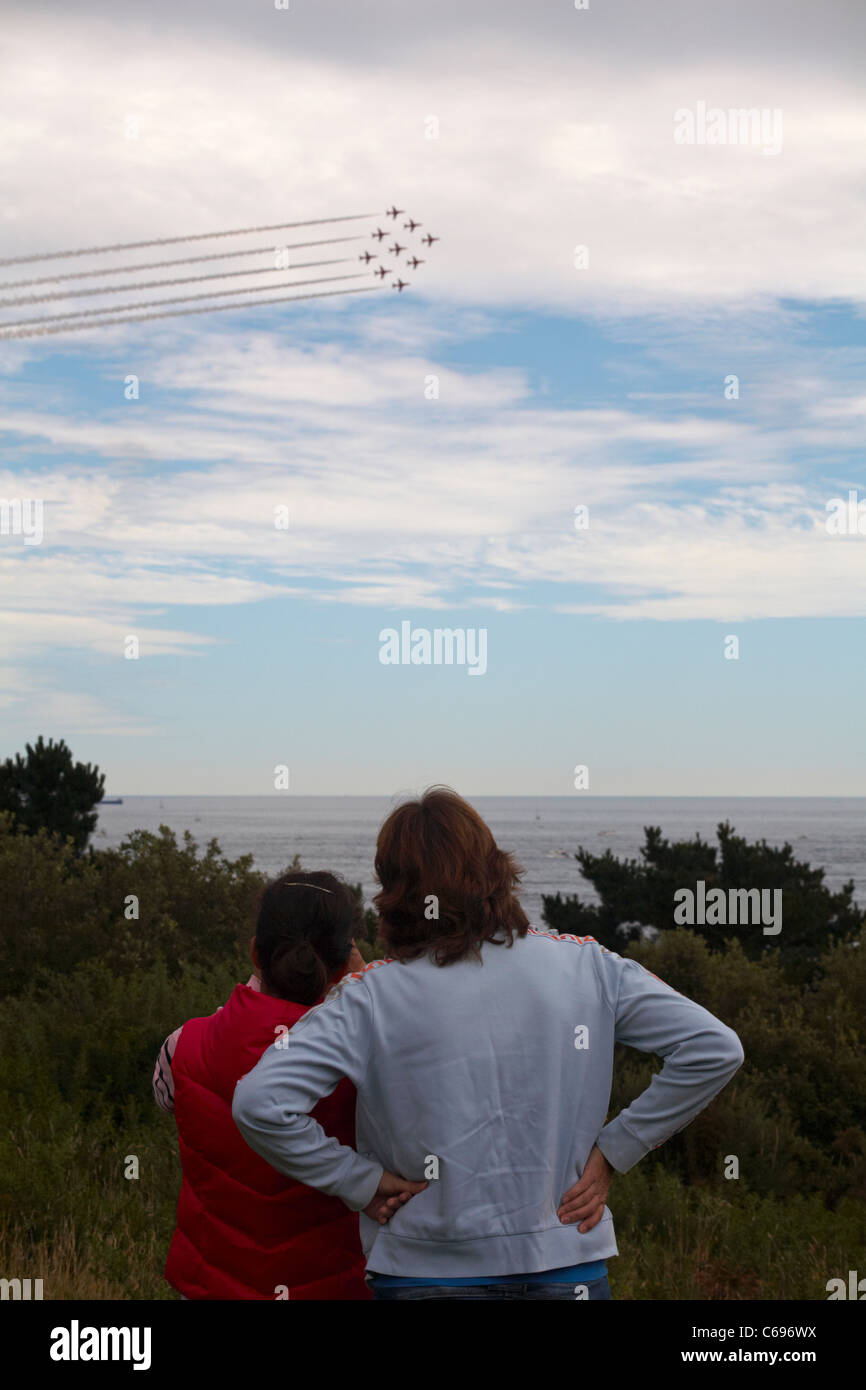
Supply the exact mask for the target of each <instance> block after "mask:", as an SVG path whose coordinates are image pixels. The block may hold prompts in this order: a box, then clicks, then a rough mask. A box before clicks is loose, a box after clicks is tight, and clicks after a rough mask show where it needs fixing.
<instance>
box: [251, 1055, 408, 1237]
mask: <svg viewBox="0 0 866 1390" xmlns="http://www.w3.org/2000/svg"><path fill="white" fill-rule="evenodd" d="M260 1065H261V1064H260ZM258 1070H259V1068H258V1067H256V1068H254V1070H253V1071H251V1072H250V1073H249V1075H248V1076H245V1077H243V1078H242V1080H241V1081H239V1082H238V1084H237V1086H236V1088H235V1094H234V1100H233V1102H232V1115H233V1117H234V1121H235V1124H236V1125H237V1127H238V1129H239V1130H240V1132H241V1134H242V1135H243V1137H244V1139H245V1140H246V1142H247V1143H248V1144H249V1146H250V1148H251V1149H255V1151H256V1153H257V1154H259V1155H260V1156H261V1157H262V1158H263V1159H265V1160H266V1162H268V1163H270V1165H271V1167H272V1168H276V1169H277V1170H278V1171H279V1172H280V1173H285V1174H286V1176H287V1177H289V1178H294V1179H295V1181H296V1182H303V1183H306V1184H307V1186H308V1187H315V1188H318V1189H319V1190H320V1191H321V1192H327V1193H328V1194H329V1195H330V1196H332V1197H339V1198H340V1200H341V1201H342V1202H345V1204H346V1206H347V1207H350V1208H351V1210H352V1211H362V1210H363V1208H364V1207H366V1206H368V1205H369V1203H370V1202H371V1201H372V1199H373V1196H374V1194H375V1192H376V1188H377V1187H378V1186H379V1180H380V1178H381V1176H382V1173H383V1171H384V1170H383V1168H382V1165H381V1164H380V1163H374V1162H372V1161H371V1160H369V1159H366V1158H361V1156H360V1154H357V1153H356V1152H355V1150H354V1149H351V1148H349V1147H348V1146H347V1145H345V1144H340V1143H339V1142H338V1141H337V1140H336V1139H333V1138H329V1137H328V1136H327V1135H326V1134H325V1131H324V1130H323V1129H322V1127H321V1125H320V1124H318V1123H317V1122H316V1120H314V1119H313V1117H312V1116H311V1115H307V1114H304V1113H302V1112H300V1111H294V1112H293V1111H292V1110H291V1109H290V1108H288V1107H289V1106H290V1105H291V1104H292V1101H291V1098H290V1097H288V1096H283V1095H282V1094H281V1097H280V1099H279V1100H275V1099H274V1098H273V1092H272V1084H271V1083H269V1082H268V1081H267V1080H266V1078H260V1077H258V1076H257V1072H258ZM282 1089H283V1088H280V1090H281V1092H282ZM295 1103H297V1102H295Z"/></svg>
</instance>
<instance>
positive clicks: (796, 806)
mask: <svg viewBox="0 0 866 1390" xmlns="http://www.w3.org/2000/svg"><path fill="white" fill-rule="evenodd" d="M468 800H469V801H471V803H472V805H473V806H474V807H475V808H476V810H477V811H478V812H479V813H480V815H482V816H483V817H484V819H485V820H486V821H487V823H488V825H489V826H490V828H491V830H492V831H493V834H494V836H495V838H496V842H497V844H498V845H499V847H500V848H501V849H505V850H510V851H511V852H512V853H513V854H514V855H515V857H516V859H517V861H518V863H519V864H521V865H522V867H523V870H524V875H523V880H522V890H521V901H522V903H523V907H524V910H525V911H526V913H527V916H528V917H529V919H530V921H531V922H533V923H534V924H536V925H539V926H541V925H543V919H542V897H543V896H544V895H546V894H554V893H562V894H574V893H576V894H578V895H579V896H580V898H581V900H582V901H584V902H588V903H594V902H597V901H598V898H597V895H596V893H595V892H594V890H593V888H592V885H591V884H589V883H586V882H585V881H584V879H583V878H582V876H581V873H580V868H579V866H578V863H577V861H576V859H575V857H574V856H575V853H576V851H577V850H578V849H579V848H584V849H587V850H589V851H590V852H591V853H593V854H603V853H604V852H605V850H610V851H611V853H612V854H614V855H615V856H616V857H617V858H620V859H632V858H638V857H639V854H640V849H641V846H642V844H643V841H644V834H643V831H644V827H645V826H650V825H654V826H660V827H661V830H662V833H663V834H664V835H665V836H666V837H667V838H668V839H670V840H681V839H691V838H693V837H694V835H695V834H696V833H698V832H699V833H700V834H701V836H702V838H704V839H707V840H715V837H716V829H717V827H718V825H719V824H720V823H721V822H723V821H729V822H730V824H731V825H732V826H733V828H734V830H735V831H736V832H737V834H739V835H743V836H745V838H746V839H747V840H749V841H755V840H766V841H767V843H768V844H770V845H783V844H785V843H787V844H790V845H791V847H792V850H793V852H794V857H795V858H796V859H798V860H803V861H805V862H806V863H807V864H809V865H811V867H812V868H818V867H820V868H823V869H824V871H825V878H824V881H825V883H826V884H827V886H828V887H829V888H831V889H833V890H836V889H839V888H841V887H842V885H843V884H844V883H846V882H847V881H848V880H849V879H852V880H853V882H854V885H855V893H854V896H855V899H856V900H857V902H858V903H859V905H860V906H861V907H864V906H866V852H864V844H866V797H637V796H635V797H606V796H604V797H602V796H593V797H590V796H579V797H578V796H571V797H559V796H539V797H533V796H478V797H469V798H468ZM395 804H397V803H396V802H395V801H392V799H391V798H389V797H385V796H294V795H292V794H286V795H285V796H280V795H278V794H277V795H271V796H163V797H160V796H125V797H124V798H123V804H122V805H121V806H102V807H101V808H100V811H99V821H98V823H97V828H96V832H95V834H94V836H93V839H92V841H91V843H92V844H93V846H94V848H97V849H98V848H107V847H109V846H114V847H116V846H118V845H119V844H120V843H121V841H122V840H123V839H124V838H125V837H126V836H127V835H128V834H129V833H130V832H131V831H133V830H150V831H154V832H155V831H157V830H158V829H159V827H160V826H161V825H167V826H169V827H170V828H171V829H172V830H174V831H175V832H176V833H177V835H178V838H180V837H181V836H182V834H183V832H184V831H185V830H189V831H190V832H191V834H192V835H193V837H194V838H195V840H196V841H197V842H198V843H199V844H200V845H202V846H204V845H205V844H206V843H207V842H208V841H209V840H212V839H216V840H217V841H218V842H219V845H220V849H221V850H222V853H223V854H224V855H225V856H226V857H227V858H229V859H236V858H238V857H239V856H240V855H242V854H252V856H253V860H254V863H255V865H256V867H257V868H260V869H261V870H263V871H264V872H265V873H266V874H268V875H272V876H275V875H277V874H278V873H280V872H281V871H282V870H283V869H285V868H286V867H287V866H288V865H289V864H290V863H291V861H292V859H293V857H294V855H296V854H297V855H298V856H299V858H300V862H301V865H302V866H303V868H305V869H329V870H331V871H332V872H335V873H339V874H342V876H343V877H344V878H345V879H346V880H347V881H348V882H350V883H360V884H361V885H362V887H363V892H364V899H365V901H366V902H367V903H369V902H370V900H371V898H372V896H373V894H374V893H375V892H376V890H377V885H376V882H375V879H374V877H373V858H374V855H375V848H376V835H377V833H378V830H379V826H380V825H381V823H382V821H383V820H384V819H385V817H386V816H387V815H388V813H389V811H391V810H392V809H393V806H394V805H395ZM746 886H747V885H746Z"/></svg>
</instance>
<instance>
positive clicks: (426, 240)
mask: <svg viewBox="0 0 866 1390" xmlns="http://www.w3.org/2000/svg"><path fill="white" fill-rule="evenodd" d="M404 211H405V209H404V208H398V207H397V206H396V204H393V203H392V205H391V207H389V208H387V209H386V212H385V216H386V217H390V218H392V219H393V221H394V223H395V224H396V221H397V218H398V217H401V216H402V215H403V213H404ZM423 225H424V224H423V223H422V222H418V221H416V219H415V218H414V217H410V218H409V221H408V222H404V223H403V227H404V229H405V230H406V231H407V232H414V231H415V229H416V228H417V227H421V226H423ZM395 231H396V226H395ZM387 235H388V233H387V232H383V230H382V228H381V227H377V228H376V230H375V232H373V233H372V236H373V238H374V240H376V241H378V242H379V243H380V245H381V243H382V242H383V241H384V239H385V237H386V236H387ZM441 239H442V238H441V237H438V236H431V234H430V232H428V233H427V234H426V236H422V238H421V241H422V242H423V244H424V245H425V246H432V245H433V243H434V241H441ZM388 250H389V251H390V253H391V255H392V256H399V255H400V254H401V252H403V251H405V250H406V247H405V246H401V245H400V243H399V241H398V240H397V238H396V236H395V238H394V245H393V246H389V247H388ZM379 254H380V255H381V254H382V253H381V251H380V252H379ZM359 259H360V260H362V261H363V262H364V264H365V265H369V263H370V261H372V260H374V259H375V257H374V256H373V254H372V253H371V252H370V251H364V252H362V254H361V256H360V257H359ZM407 264H408V265H410V266H411V267H412V269H413V270H417V269H418V267H419V265H424V261H423V259H422V258H420V257H419V256H415V255H412V256H410V257H409V258H408V261H407ZM373 274H374V275H378V277H379V279H380V280H384V279H385V276H386V275H393V274H394V272H393V271H392V270H391V269H390V268H389V267H388V266H384V265H379V266H377V268H376V269H375V270H374V271H373ZM391 284H392V288H393V289H395V290H397V291H398V292H400V291H401V290H405V289H408V288H409V282H408V280H401V279H400V276H399V275H398V276H397V279H396V280H393V281H392V282H391Z"/></svg>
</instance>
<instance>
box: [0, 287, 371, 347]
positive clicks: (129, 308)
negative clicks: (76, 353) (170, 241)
mask: <svg viewBox="0 0 866 1390" xmlns="http://www.w3.org/2000/svg"><path fill="white" fill-rule="evenodd" d="M361 278H362V275H361V274H357V275H318V276H316V277H315V278H314V279H312V280H283V282H282V284H279V285H274V286H273V287H270V286H269V288H273V289H275V290H281V289H290V288H295V287H297V286H299V285H326V284H328V282H329V281H331V280H360V279H361ZM250 293H251V289H250V287H249V286H248V285H247V286H246V287H245V288H244V289H242V290H212V291H211V292H210V293H209V294H175V295H172V296H171V297H170V298H169V299H153V300H151V301H150V302H148V301H145V303H144V304H118V305H117V308H116V309H111V308H110V307H106V306H103V307H102V308H100V309H73V310H71V311H70V312H69V313H68V314H52V315H48V314H46V315H45V316H44V317H42V318H35V319H13V320H12V322H11V323H4V324H0V334H2V333H5V332H6V330H7V329H10V328H24V327H25V326H26V325H28V324H34V323H35V324H37V325H38V324H43V323H59V322H60V321H61V320H66V319H89V318H96V317H98V316H99V315H100V314H109V313H118V314H125V313H128V312H134V311H135V310H136V309H155V308H156V307H157V306H158V305H162V304H188V303H191V302H192V301H194V300H197V299H225V298H227V297H228V296H229V295H235V294H250Z"/></svg>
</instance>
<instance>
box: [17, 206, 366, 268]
mask: <svg viewBox="0 0 866 1390" xmlns="http://www.w3.org/2000/svg"><path fill="white" fill-rule="evenodd" d="M376 215H377V214H376V213H375V212H353V213H350V214H349V215H348V217H311V218H310V219H309V220H308V221H307V222H272V223H270V224H269V225H268V226H266V227H238V228H236V229H235V230H234V231H231V232H196V233H194V234H193V235H190V236H161V237H152V238H151V239H150V240H149V241H119V242H116V243H115V245H114V246H85V247H83V248H82V249H81V250H79V251H44V252H42V254H41V255H39V256H7V257H5V259H3V260H0V265H25V264H26V263H27V262H29V261H62V260H65V259H66V258H67V257H69V256H101V255H102V254H103V252H107V251H138V250H140V249H141V248H142V247H144V246H176V245H178V243H180V242H183V241H210V240H212V239H213V238H214V237H224V236H247V235H248V234H252V233H253V232H255V233H258V232H281V231H286V230H287V229H288V228H289V227H324V226H325V225H326V224H327V223H329V222H357V221H358V220H359V218H361V217H375V216H376Z"/></svg>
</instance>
